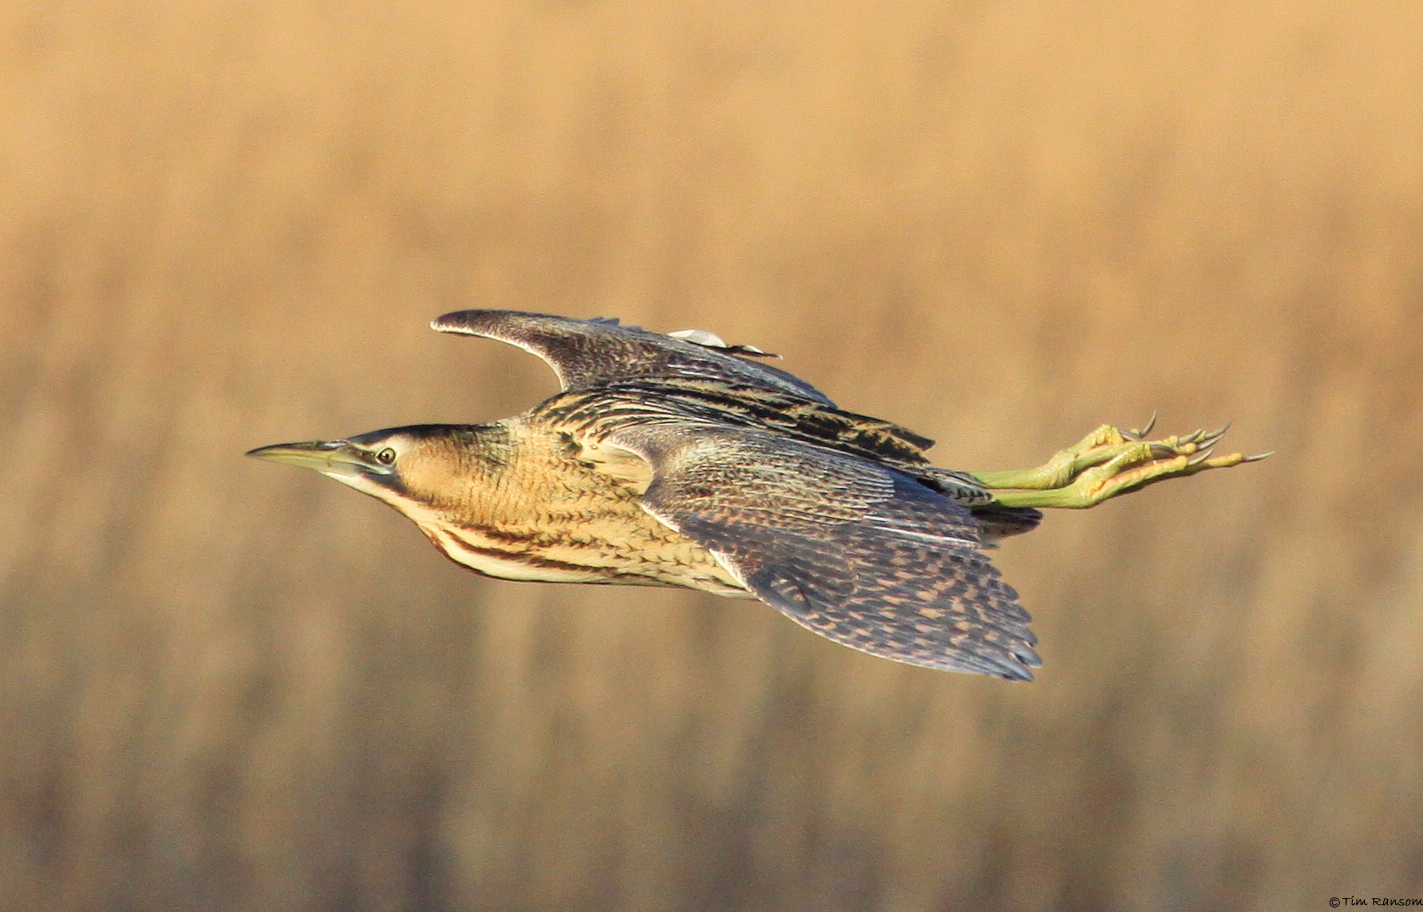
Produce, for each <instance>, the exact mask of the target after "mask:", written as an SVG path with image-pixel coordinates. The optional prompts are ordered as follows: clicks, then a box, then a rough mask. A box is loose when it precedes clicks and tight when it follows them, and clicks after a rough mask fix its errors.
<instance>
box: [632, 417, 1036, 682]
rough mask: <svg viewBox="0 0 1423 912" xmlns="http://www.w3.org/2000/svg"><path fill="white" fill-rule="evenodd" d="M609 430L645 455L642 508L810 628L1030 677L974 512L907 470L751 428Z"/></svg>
mask: <svg viewBox="0 0 1423 912" xmlns="http://www.w3.org/2000/svg"><path fill="white" fill-rule="evenodd" d="M606 442H607V443H609V444H612V445H614V446H616V447H620V448H623V449H626V450H630V451H632V452H634V453H637V454H638V455H640V456H642V457H643V458H644V459H646V460H647V461H648V463H649V464H650V465H651V466H652V470H653V480H652V483H651V485H650V486H649V487H648V489H647V492H646V493H645V494H644V495H643V498H642V504H643V507H644V509H646V510H647V511H648V512H650V513H651V514H652V515H653V516H655V517H657V518H658V519H659V520H661V521H662V522H664V523H666V524H667V525H669V526H671V527H672V528H674V529H677V530H679V531H680V532H681V533H682V534H684V535H686V536H687V537H689V538H691V539H692V540H694V541H696V542H697V543H698V544H700V545H702V546H703V547H705V548H707V549H708V550H710V551H711V552H712V553H713V554H715V555H716V556H717V558H718V559H719V560H721V561H723V562H724V563H725V565H726V566H727V567H728V569H730V570H731V571H732V573H734V574H735V575H736V576H737V577H739V578H740V579H741V580H742V581H743V582H744V584H745V585H746V586H747V588H749V589H750V590H751V591H752V592H754V593H755V594H756V595H757V596H758V597H759V598H761V599H762V600H763V601H765V602H767V603H768V604H770V605H772V606H773V607H775V608H777V609H779V610H780V611H782V612H784V613H785V614H787V615H788V616H790V617H791V618H792V619H794V620H795V621H797V622H798V623H800V624H802V625H804V626H806V627H808V628H810V629H811V630H814V631H816V632H817V633H820V634H822V635H824V636H826V637H828V638H830V639H832V640H835V641H836V642H839V643H842V644H844V645H846V646H850V647H852V648H854V649H858V650H861V651H863V652H868V653H871V654H873V655H877V656H882V657H885V658H889V659H894V660H897V661H900V662H907V663H909V664H911V665H921V666H925V667H929V668H939V669H946V670H954V671H967V672H978V673H981V674H991V675H998V676H1000V677H1004V678H1011V679H1017V680H1031V679H1032V674H1031V672H1030V671H1029V670H1028V669H1029V668H1035V667H1038V666H1039V665H1041V664H1042V662H1041V660H1040V659H1039V658H1038V655H1037V653H1036V652H1035V651H1034V650H1033V648H1032V647H1033V645H1034V644H1035V643H1036V642H1037V640H1036V638H1035V637H1034V636H1033V634H1032V632H1031V631H1030V630H1029V629H1028V627H1027V625H1028V622H1029V621H1030V618H1029V616H1028V613H1027V612H1026V611H1024V610H1023V608H1022V607H1021V606H1020V605H1019V604H1018V594H1017V593H1016V592H1015V591H1013V589H1012V587H1010V586H1009V585H1008V584H1006V583H1004V582H1003V581H1002V579H1001V578H1000V576H999V574H998V571H997V570H996V569H995V568H994V567H993V566H992V564H990V563H989V561H988V559H987V558H986V557H985V556H984V555H983V554H982V553H981V551H980V550H979V536H978V526H977V523H976V522H975V520H974V519H973V517H972V515H971V514H970V512H969V511H968V510H967V509H966V508H964V507H961V506H959V505H958V504H955V503H954V502H953V501H952V500H950V499H948V498H947V497H944V496H943V495H941V494H938V493H936V492H934V491H931V490H930V489H928V488H926V487H925V486H924V485H922V484H920V483H919V482H917V481H915V480H913V479H912V478H909V477H908V476H906V475H903V474H901V473H899V472H897V471H895V470H894V469H891V468H888V467H885V466H881V465H877V464H875V463H872V462H868V461H866V460H862V459H857V458H855V457H852V456H842V455H840V454H837V453H833V452H830V451H828V450H824V449H821V448H819V447H816V446H812V445H807V444H804V443H801V442H799V441H795V440H788V439H786V438H784V437H782V436H778V435H775V434H772V433H767V432H765V431H758V430H754V429H742V428H707V427H704V426H692V427H677V426H675V425H668V424H644V425H635V426H631V427H626V428H623V429H620V430H617V431H614V432H613V433H611V434H609V435H608V437H607V440H606Z"/></svg>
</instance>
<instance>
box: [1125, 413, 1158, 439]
mask: <svg viewBox="0 0 1423 912" xmlns="http://www.w3.org/2000/svg"><path fill="white" fill-rule="evenodd" d="M1154 427H1156V411H1155V410H1152V412H1151V418H1150V420H1148V421H1147V422H1146V427H1144V428H1141V429H1140V430H1138V429H1137V428H1132V429H1131V430H1129V431H1127V432H1126V433H1125V434H1123V435H1122V436H1123V437H1130V438H1131V439H1132V440H1141V439H1142V438H1144V437H1145V436H1146V435H1147V434H1150V433H1151V429H1152V428H1154Z"/></svg>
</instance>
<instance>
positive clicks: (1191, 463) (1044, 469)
mask: <svg viewBox="0 0 1423 912" xmlns="http://www.w3.org/2000/svg"><path fill="white" fill-rule="evenodd" d="M1155 423H1156V417H1155V416H1154V415H1153V416H1152V419H1151V421H1149V422H1148V423H1147V425H1146V427H1145V428H1142V429H1140V430H1137V429H1135V428H1133V429H1131V430H1127V431H1120V430H1118V429H1117V428H1114V427H1112V426H1111V425H1109V424H1104V425H1102V426H1101V427H1099V428H1097V429H1096V430H1095V431H1093V432H1092V433H1090V434H1088V435H1087V436H1086V437H1084V438H1082V440H1081V441H1079V442H1078V443H1076V444H1074V445H1073V446H1070V447H1068V448H1067V449H1065V450H1061V451H1060V452H1058V453H1057V455H1055V456H1053V457H1052V458H1051V459H1049V460H1048V461H1047V462H1046V463H1044V464H1042V465H1040V466H1038V467H1036V468H1032V469H1020V470H1016V471H1011V470H1010V471H1006V472H974V473H972V474H973V477H974V478H976V479H978V480H979V481H980V482H981V483H982V484H983V485H984V486H985V487H987V488H989V489H991V490H992V492H993V495H994V498H995V499H996V500H997V502H998V503H1000V504H1002V505H1003V506H1005V507H1062V508H1068V509H1085V508H1087V507H1093V506H1096V505H1097V504H1099V503H1101V502H1102V501H1104V500H1108V499H1110V498H1112V497H1116V496H1117V495H1118V494H1125V493H1126V492H1128V491H1135V490H1137V489H1139V488H1143V487H1146V486H1147V485H1149V484H1154V483H1156V482H1158V481H1164V480H1166V479H1167V478H1184V477H1185V476H1187V475H1194V474H1196V473H1197V472H1204V471H1206V470H1207V469H1223V468H1226V467H1228V466H1233V465H1239V464H1241V463H1243V462H1255V461H1257V460H1260V459H1264V458H1265V457H1266V456H1269V455H1270V453H1261V454H1259V455H1256V456H1243V455H1241V454H1240V453H1232V454H1230V455H1229V456H1212V455H1211V448H1212V447H1214V446H1215V444H1216V443H1217V442H1218V441H1219V440H1220V439H1221V437H1223V436H1224V435H1225V432H1226V428H1228V427H1230V425H1226V426H1225V427H1222V428H1220V429H1219V430H1215V431H1210V432H1207V431H1203V430H1198V431H1195V432H1194V433H1191V434H1187V435H1185V436H1183V437H1178V436H1171V437H1164V438H1162V439H1160V440H1147V439H1146V435H1147V434H1149V433H1151V428H1152V427H1153V426H1154V425H1155Z"/></svg>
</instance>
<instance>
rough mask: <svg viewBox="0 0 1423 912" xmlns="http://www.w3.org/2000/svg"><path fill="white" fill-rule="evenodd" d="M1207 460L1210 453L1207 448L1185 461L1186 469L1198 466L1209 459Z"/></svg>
mask: <svg viewBox="0 0 1423 912" xmlns="http://www.w3.org/2000/svg"><path fill="white" fill-rule="evenodd" d="M1209 458H1211V451H1210V448H1209V447H1208V448H1206V449H1204V450H1201V451H1200V452H1199V453H1197V454H1196V455H1194V456H1192V457H1191V458H1190V459H1187V460H1186V468H1188V469H1189V468H1190V467H1191V466H1197V465H1200V464H1201V463H1203V462H1205V461H1206V460H1207V459H1209Z"/></svg>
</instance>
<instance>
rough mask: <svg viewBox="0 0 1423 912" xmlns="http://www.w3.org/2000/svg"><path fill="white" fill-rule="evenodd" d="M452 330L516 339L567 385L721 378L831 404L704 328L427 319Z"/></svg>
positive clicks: (465, 316)
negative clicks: (662, 330)
mask: <svg viewBox="0 0 1423 912" xmlns="http://www.w3.org/2000/svg"><path fill="white" fill-rule="evenodd" d="M430 326H431V328H432V329H436V330H439V331H440V332H447V333H463V334H465V335H469V336H483V337H485V338H488V339H498V340H500V341H501V342H508V343H510V344H512V345H517V346H519V347H520V348H522V349H523V350H524V351H527V352H530V353H532V354H535V355H538V356H539V357H540V358H542V359H543V360H544V361H546V362H548V365H549V366H550V367H552V368H553V370H554V373H556V374H557V375H558V381H559V383H560V384H562V386H563V388H564V389H565V390H580V389H587V388H589V387H592V386H595V385H598V384H603V383H611V382H615V381H622V380H635V379H647V378H684V379H703V380H719V381H723V382H726V383H734V384H741V385H745V386H753V387H761V388H763V389H769V390H775V391H777V392H781V393H788V394H791V395H793V396H796V397H798V398H800V399H805V400H811V401H814V402H819V403H823V404H825V405H832V406H833V405H834V403H832V402H831V401H830V400H829V399H828V398H827V397H826V396H825V394H823V393H821V392H820V391H819V390H817V389H816V388H815V387H813V386H811V385H810V384H809V383H806V382H805V381H804V380H801V379H800V378H798V377H795V376H793V375H792V374H789V373H787V372H786V371H783V370H778V369H776V368H774V367H770V366H769V365H766V364H761V363H759V362H757V361H754V360H752V358H753V357H757V356H760V357H768V356H767V355H766V353H765V352H762V351H761V350H760V349H757V348H754V347H752V346H749V345H728V344H726V343H725V342H723V341H722V340H721V339H720V338H718V337H717V336H715V335H712V334H711V333H709V332H705V331H703V330H683V331H682V332H678V333H673V334H671V335H664V334H662V333H655V332H649V331H647V330H645V329H642V328H641V327H637V326H623V325H622V324H620V323H619V322H618V321H617V320H616V319H604V318H597V319H592V320H575V319H572V318H570V317H558V316H553V315H550V314H532V313H519V312H517V311H512V310H461V311H457V312H455V313H448V314H445V315H444V316H443V317H440V318H439V319H437V320H435V321H433V322H432V323H431V324H430Z"/></svg>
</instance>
